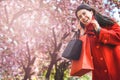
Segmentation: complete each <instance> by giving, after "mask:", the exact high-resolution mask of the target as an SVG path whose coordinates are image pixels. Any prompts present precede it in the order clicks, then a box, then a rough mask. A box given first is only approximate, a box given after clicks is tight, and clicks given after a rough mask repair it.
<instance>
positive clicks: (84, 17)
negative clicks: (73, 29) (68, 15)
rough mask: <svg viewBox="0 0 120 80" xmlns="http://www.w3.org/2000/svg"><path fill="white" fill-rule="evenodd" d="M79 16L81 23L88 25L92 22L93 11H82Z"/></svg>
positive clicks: (78, 13)
mask: <svg viewBox="0 0 120 80" xmlns="http://www.w3.org/2000/svg"><path fill="white" fill-rule="evenodd" d="M77 16H78V18H79V20H80V22H81V23H83V24H84V25H88V24H89V23H90V22H91V20H92V16H93V11H89V10H86V9H81V10H79V11H78V12H77Z"/></svg>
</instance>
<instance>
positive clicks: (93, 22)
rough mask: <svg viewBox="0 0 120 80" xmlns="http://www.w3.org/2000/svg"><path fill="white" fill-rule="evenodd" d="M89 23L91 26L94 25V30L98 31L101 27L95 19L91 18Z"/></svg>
mask: <svg viewBox="0 0 120 80" xmlns="http://www.w3.org/2000/svg"><path fill="white" fill-rule="evenodd" d="M91 23H92V24H93V26H94V28H95V31H96V32H98V33H99V32H100V29H101V27H100V25H99V23H98V22H97V20H96V19H93V20H92V21H91Z"/></svg>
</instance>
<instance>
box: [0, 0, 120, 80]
mask: <svg viewBox="0 0 120 80" xmlns="http://www.w3.org/2000/svg"><path fill="white" fill-rule="evenodd" d="M81 3H87V4H89V5H91V6H93V7H94V8H95V9H96V10H98V12H100V13H101V14H104V15H106V16H108V17H111V18H112V19H114V20H116V21H117V22H120V0H0V80H91V78H92V75H91V72H90V73H88V74H85V75H84V76H82V77H72V76H70V75H69V72H70V67H71V65H70V64H71V61H70V60H67V59H64V58H62V57H61V54H62V52H63V50H64V49H65V46H66V44H67V43H68V41H69V40H70V39H71V37H72V35H73V34H74V33H73V32H72V30H73V29H75V28H76V25H77V24H78V21H77V19H76V17H75V14H74V12H75V9H76V7H77V6H79V5H80V4H81Z"/></svg>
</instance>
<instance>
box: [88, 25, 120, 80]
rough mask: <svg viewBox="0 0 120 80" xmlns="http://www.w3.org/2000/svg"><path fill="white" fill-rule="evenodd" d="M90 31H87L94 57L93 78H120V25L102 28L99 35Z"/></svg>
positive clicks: (118, 79)
mask: <svg viewBox="0 0 120 80" xmlns="http://www.w3.org/2000/svg"><path fill="white" fill-rule="evenodd" d="M91 29H92V28H91ZM90 31H91V30H87V31H86V33H87V34H88V37H87V38H88V39H89V40H90V45H91V53H92V57H93V64H94V70H93V72H92V73H93V80H120V77H119V76H120V26H119V25H118V24H114V25H113V27H109V28H108V27H107V28H102V29H101V30H100V33H99V35H98V34H93V33H92V34H91V32H90Z"/></svg>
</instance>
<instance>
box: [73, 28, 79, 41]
mask: <svg viewBox="0 0 120 80" xmlns="http://www.w3.org/2000/svg"><path fill="white" fill-rule="evenodd" d="M79 37H80V30H79V29H78V30H77V31H74V35H73V39H79Z"/></svg>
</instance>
